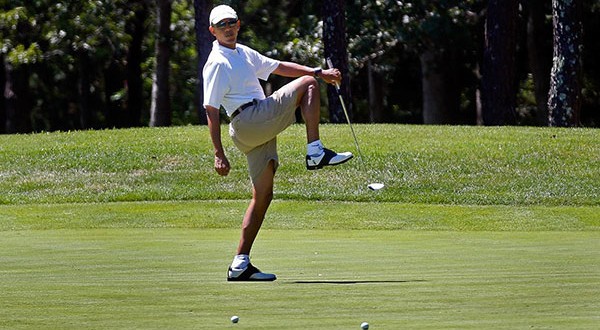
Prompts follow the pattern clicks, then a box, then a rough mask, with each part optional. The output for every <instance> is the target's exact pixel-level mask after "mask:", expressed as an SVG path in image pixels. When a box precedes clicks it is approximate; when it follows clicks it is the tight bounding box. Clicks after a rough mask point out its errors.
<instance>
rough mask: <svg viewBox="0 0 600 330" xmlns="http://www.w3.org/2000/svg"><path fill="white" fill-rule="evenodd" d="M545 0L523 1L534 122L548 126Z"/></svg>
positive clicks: (548, 46) (549, 64)
mask: <svg viewBox="0 0 600 330" xmlns="http://www.w3.org/2000/svg"><path fill="white" fill-rule="evenodd" d="M545 3H546V1H545V0H530V1H525V5H526V6H527V11H528V18H527V53H528V57H529V67H530V70H531V73H532V76H533V83H534V89H535V102H536V108H537V111H536V116H535V117H536V122H537V123H538V125H540V126H548V91H549V90H550V80H549V79H548V76H549V75H550V69H551V68H552V57H550V54H551V51H552V50H551V47H552V45H551V43H549V42H548V40H550V38H551V28H550V26H548V27H546V22H545V20H546V10H545Z"/></svg>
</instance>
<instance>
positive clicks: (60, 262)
mask: <svg viewBox="0 0 600 330" xmlns="http://www.w3.org/2000/svg"><path fill="white" fill-rule="evenodd" d="M236 235H237V230H232V229H201V230H198V229H180V228H171V229H165V228H162V229H160V230H156V229H89V230H44V231H37V230H31V231H25V232H21V231H10V232H4V233H3V234H2V239H1V241H0V248H1V249H2V271H1V272H0V279H1V281H0V290H1V292H2V300H1V301H0V328H10V329H19V328H29V329H57V328H60V329H84V328H88V329H106V328H144V329H146V328H148V329H150V328H152V329H165V328H168V329H198V328H202V329H204V328H209V329H210V328H217V329H224V328H240V329H259V328H260V329H282V328H285V329H307V328H319V329H359V325H360V323H361V322H362V321H365V320H366V321H368V322H370V323H371V326H372V328H373V329H403V328H407V329H415V328H425V329H440V328H457V329H490V328H498V329H525V328H561V329H564V328H571V329H586V328H587V329H596V328H597V327H598V324H599V323H598V322H600V319H599V318H600V301H599V298H598V297H599V296H600V285H599V284H600V269H599V266H598V265H600V254H598V248H599V247H600V246H599V243H598V242H599V239H600V235H598V232H583V233H582V232H502V233H499V232H453V231H442V232H430V231H389V230H386V231H377V230H360V231H358V230H353V231H348V230H303V229H297V230H264V231H263V232H262V233H261V239H260V240H259V241H258V242H257V245H256V247H255V251H256V252H257V253H256V256H255V258H254V260H255V262H256V263H257V264H259V265H264V266H268V267H269V268H270V269H274V270H277V274H278V275H279V279H278V280H277V281H276V282H274V283H254V284H238V283H227V282H225V281H224V274H225V270H226V266H227V265H226V260H229V258H230V257H231V255H230V251H231V250H232V249H234V247H235V242H234V240H233V239H232V238H233V237H235V236H236ZM232 315H239V316H240V318H241V320H240V323H239V324H237V325H236V326H235V327H233V325H232V324H231V323H230V322H229V317H231V316H232Z"/></svg>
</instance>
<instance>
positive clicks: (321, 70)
mask: <svg viewBox="0 0 600 330" xmlns="http://www.w3.org/2000/svg"><path fill="white" fill-rule="evenodd" d="M322 72H323V69H321V68H316V69H315V70H314V71H313V76H314V77H315V78H321V73H322Z"/></svg>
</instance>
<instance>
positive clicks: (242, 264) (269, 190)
mask: <svg viewBox="0 0 600 330" xmlns="http://www.w3.org/2000/svg"><path fill="white" fill-rule="evenodd" d="M274 176H275V164H274V161H273V160H271V161H269V163H268V165H267V167H266V168H265V170H264V171H263V172H262V174H261V175H260V176H259V177H258V178H257V179H255V180H254V182H253V188H252V200H251V201H250V205H248V209H246V214H245V215H244V220H243V222H242V233H241V237H240V243H239V245H238V249H237V255H236V257H235V258H234V261H233V263H232V265H231V267H229V271H228V273H227V280H228V281H274V280H275V279H276V278H277V277H276V276H275V275H273V274H267V273H262V272H261V271H260V270H259V269H257V268H256V267H254V266H252V264H251V263H250V251H251V250H252V245H253V244H254V241H255V240H256V236H258V231H259V230H260V227H261V226H262V223H263V220H264V219H265V214H266V213H267V209H268V208H269V205H270V204H271V200H272V199H273V178H274Z"/></svg>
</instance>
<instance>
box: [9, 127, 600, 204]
mask: <svg viewBox="0 0 600 330" xmlns="http://www.w3.org/2000/svg"><path fill="white" fill-rule="evenodd" d="M223 131H224V132H227V129H226V128H224V129H223ZM356 131H357V134H358V138H359V140H360V143H361V147H362V150H363V152H364V154H365V155H364V156H365V162H366V163H367V167H368V169H363V168H361V166H360V162H359V161H358V160H353V161H352V162H351V163H349V164H347V165H345V166H343V167H339V168H335V169H324V170H323V171H316V172H315V171H306V169H305V168H304V165H303V159H304V153H305V152H306V150H305V148H306V147H305V137H304V134H305V133H304V128H303V127H302V126H300V125H295V126H293V127H291V128H290V129H288V130H287V131H285V132H284V133H283V134H282V135H281V136H280V139H279V150H280V159H281V167H280V170H279V172H278V175H277V178H276V181H277V182H276V191H275V195H276V198H277V199H292V200H339V201H366V202H372V201H387V202H405V203H425V204H432V203H433V204H469V205H547V206H549V205H600V185H599V184H598V182H599V181H600V170H599V168H600V131H598V130H593V129H550V128H543V129H542V128H521V127H515V128H513V127H499V128H486V127H455V126H442V127H440V126H400V125H357V127H356ZM224 135H226V134H225V133H224ZM322 139H323V141H324V142H325V144H326V146H328V147H331V148H334V149H337V150H354V143H353V142H352V136H351V135H350V133H349V129H348V127H347V125H337V126H335V125H324V126H323V130H322ZM223 141H224V143H225V148H226V151H227V153H228V156H229V157H230V160H231V162H232V164H233V166H234V168H233V171H232V173H231V174H230V176H229V177H227V178H225V179H222V178H220V177H219V176H218V175H215V172H214V170H213V157H212V145H211V143H210V140H209V137H208V131H207V129H206V127H201V128H199V127H179V128H169V129H148V128H147V129H132V130H107V131H91V132H71V133H48V134H36V135H11V136H0V164H2V165H1V167H0V191H2V192H3V193H2V194H1V195H0V204H23V203H25V204H28V203H72V202H113V201H151V200H199V199H201V200H213V199H247V198H249V183H248V179H247V171H246V162H245V159H244V157H243V155H242V154H241V153H240V152H239V151H237V149H236V148H235V147H234V146H233V145H232V143H231V140H230V139H229V137H227V136H224V137H223ZM374 181H380V182H384V183H385V184H386V189H385V190H383V191H381V192H380V193H378V194H368V193H367V187H366V186H367V183H368V182H374ZM309 182H310V184H309Z"/></svg>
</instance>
